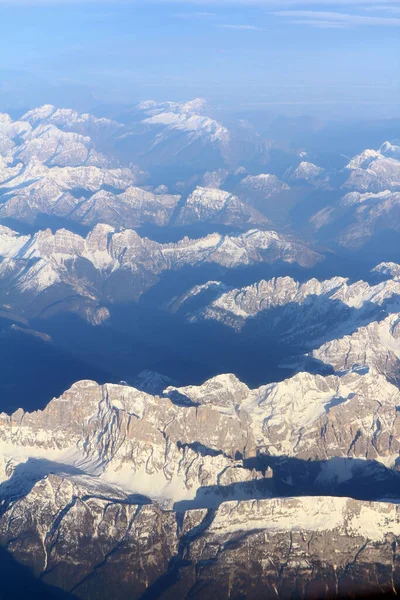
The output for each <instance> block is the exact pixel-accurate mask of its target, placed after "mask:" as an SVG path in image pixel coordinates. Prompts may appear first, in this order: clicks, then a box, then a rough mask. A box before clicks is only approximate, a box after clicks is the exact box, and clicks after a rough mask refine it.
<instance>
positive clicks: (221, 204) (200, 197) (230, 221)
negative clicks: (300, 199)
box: [175, 187, 269, 228]
mask: <svg viewBox="0 0 400 600" xmlns="http://www.w3.org/2000/svg"><path fill="white" fill-rule="evenodd" d="M207 222H212V223H215V224H222V225H233V226H236V227H239V228H246V227H251V226H252V225H253V226H268V224H269V221H268V219H267V218H266V217H264V216H263V215H262V214H261V213H259V212H258V211H257V210H255V209H254V208H252V207H251V206H249V205H247V204H245V203H244V202H242V201H241V200H239V198H237V197H236V196H234V195H232V194H230V193H229V192H225V191H223V190H219V189H216V188H210V187H207V188H204V187H197V188H196V189H195V190H194V191H193V192H192V193H191V194H190V195H189V196H188V198H187V200H186V201H185V203H184V205H183V206H182V208H181V210H180V211H179V213H178V215H177V218H176V221H175V224H177V225H191V224H195V223H207Z"/></svg>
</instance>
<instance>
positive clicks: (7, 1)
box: [0, 0, 400, 10]
mask: <svg viewBox="0 0 400 600" xmlns="http://www.w3.org/2000/svg"><path fill="white" fill-rule="evenodd" d="M68 4H75V5H79V4H80V5H84V4H113V5H118V4H128V5H129V4H147V5H148V4H170V5H175V6H176V5H179V4H180V5H186V6H188V5H190V6H196V5H197V6H202V5H203V6H210V7H211V6H214V7H215V6H226V7H230V6H232V5H243V6H259V7H267V8H269V7H276V8H278V7H281V6H293V7H296V6H320V7H325V6H326V7H328V6H329V7H332V8H336V7H343V6H348V7H351V6H357V7H363V8H364V7H372V8H373V9H374V8H375V7H376V8H377V9H379V7H380V6H382V7H384V6H385V7H387V8H386V9H385V10H390V7H391V6H393V7H400V0H0V6H21V5H25V6H40V5H42V6H43V5H54V6H56V5H60V6H61V5H68Z"/></svg>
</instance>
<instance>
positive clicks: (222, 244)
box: [0, 225, 322, 320]
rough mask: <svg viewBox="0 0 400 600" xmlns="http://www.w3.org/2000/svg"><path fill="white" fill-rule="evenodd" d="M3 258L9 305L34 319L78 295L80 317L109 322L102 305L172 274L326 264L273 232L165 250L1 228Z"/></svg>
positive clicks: (129, 233)
mask: <svg viewBox="0 0 400 600" xmlns="http://www.w3.org/2000/svg"><path fill="white" fill-rule="evenodd" d="M0 257H1V258H2V262H1V263H0V280H1V287H2V294H1V295H2V301H3V304H5V305H12V306H13V307H14V309H16V308H17V307H18V309H19V310H22V311H23V312H24V313H25V314H27V315H28V314H31V315H32V314H37V312H42V311H43V310H45V309H46V307H47V306H53V305H54V303H55V302H56V301H57V302H56V303H57V305H58V306H59V308H60V309H61V310H63V309H64V308H65V305H64V300H65V299H68V298H69V296H70V294H71V293H73V297H74V298H75V300H76V302H77V303H78V306H79V307H80V310H83V311H84V313H85V312H87V311H88V312H87V314H88V315H89V316H90V318H94V320H97V319H100V320H102V316H104V317H106V316H107V312H108V311H107V310H106V309H101V308H99V306H98V305H99V302H103V303H105V304H109V303H114V302H123V301H128V300H135V299H137V298H139V296H140V295H141V294H142V293H143V292H144V291H145V290H146V289H149V288H150V287H151V286H152V285H154V283H155V282H156V281H157V280H158V278H159V276H160V275H161V274H162V273H163V272H166V271H170V270H173V271H177V270H179V269H182V268H184V267H189V266H190V267H200V266H203V265H206V264H209V265H215V266H216V267H218V268H223V269H234V268H237V267H240V266H249V265H252V264H257V263H273V262H276V261H286V262H288V263H293V262H295V263H297V264H299V265H301V266H304V267H307V266H312V265H313V264H315V263H316V262H318V261H319V260H321V258H322V257H321V256H320V255H318V254H316V253H314V252H313V251H311V250H309V249H308V248H307V247H306V246H302V245H301V244H299V243H297V242H293V241H290V240H289V239H287V238H285V237H284V236H280V235H278V234H277V233H275V232H273V231H260V230H250V231H248V232H246V233H244V234H241V235H234V236H228V235H225V236H224V235H221V234H212V235H209V236H207V237H205V238H199V239H194V240H191V239H189V238H184V239H183V240H181V241H179V242H177V243H169V244H159V243H157V242H154V241H152V240H149V239H147V238H141V237H140V236H139V235H138V234H137V233H136V232H135V231H134V230H129V229H125V230H121V231H118V230H115V229H114V228H112V227H110V226H108V225H97V226H96V227H95V228H94V229H93V230H92V231H91V232H90V233H89V234H88V235H87V237H86V238H84V237H81V236H79V235H77V234H74V233H71V232H70V231H68V230H65V229H62V230H59V231H57V232H56V233H55V234H53V233H52V232H51V231H50V230H45V231H41V232H39V233H37V234H34V235H19V234H18V233H16V232H15V231H12V230H11V229H8V228H7V227H1V228H0ZM74 306H75V305H74ZM75 308H76V307H75ZM98 309H99V310H100V313H99V312H98ZM93 310H94V311H95V312H94V313H93Z"/></svg>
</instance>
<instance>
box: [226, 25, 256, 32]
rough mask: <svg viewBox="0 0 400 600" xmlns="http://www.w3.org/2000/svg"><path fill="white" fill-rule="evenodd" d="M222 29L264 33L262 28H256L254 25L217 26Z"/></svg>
mask: <svg viewBox="0 0 400 600" xmlns="http://www.w3.org/2000/svg"><path fill="white" fill-rule="evenodd" d="M216 27H219V28H220V29H239V30H245V31H262V29H261V27H255V26H254V25H216Z"/></svg>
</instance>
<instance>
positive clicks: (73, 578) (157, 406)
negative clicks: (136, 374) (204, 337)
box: [0, 372, 400, 599]
mask: <svg viewBox="0 0 400 600" xmlns="http://www.w3.org/2000/svg"><path fill="white" fill-rule="evenodd" d="M377 397H379V403H377V401H376V398H377ZM182 398H184V399H185V400H186V405H184V406H182V404H181V402H180V401H181V400H182ZM399 402H400V394H399V391H398V389H397V388H396V387H394V386H393V385H391V384H390V383H388V382H387V381H386V380H385V378H384V377H382V376H380V375H377V374H375V373H373V372H371V373H365V374H357V373H348V374H347V375H345V376H344V377H335V376H330V377H325V378H324V377H321V376H312V375H309V374H304V373H301V374H299V375H297V376H296V377H294V378H292V379H290V380H287V381H285V382H282V383H280V384H270V385H268V386H263V387H261V388H259V389H256V390H250V389H249V388H248V387H247V386H246V385H245V384H243V383H241V382H240V381H239V380H237V379H236V378H235V377H234V376H232V375H223V376H219V377H216V378H214V379H212V380H209V381H207V382H205V383H204V384H203V385H202V386H199V387H193V386H189V387H185V388H173V387H169V388H167V389H166V390H165V392H164V393H163V397H159V396H152V395H149V394H146V393H145V392H141V391H138V390H136V389H134V388H130V387H128V386H116V385H105V386H99V385H97V384H96V383H94V382H91V381H82V382H79V383H77V384H75V385H74V386H73V387H72V388H71V389H70V390H68V392H66V393H65V394H64V395H63V396H61V397H60V398H58V399H55V400H52V402H51V403H50V404H49V405H48V406H47V408H46V409H45V410H44V411H37V412H35V413H31V414H29V413H24V411H22V410H18V411H16V412H15V413H14V414H13V415H12V416H8V415H5V414H2V415H0V421H1V429H0V436H1V440H2V443H1V456H0V481H1V484H0V499H1V510H0V540H1V543H2V544H4V545H6V546H7V548H8V551H9V552H11V553H12V555H13V556H14V557H15V558H16V559H17V560H19V561H21V562H23V563H24V564H25V565H26V566H29V567H30V568H32V569H33V570H34V572H35V574H36V575H37V576H40V578H41V579H42V580H43V581H44V582H46V583H50V584H52V585H56V586H58V587H60V588H63V589H64V590H66V591H71V592H72V593H73V594H75V595H77V596H78V597H81V598H90V597H92V596H93V595H94V594H97V595H99V594H100V596H101V597H107V596H110V595H112V596H113V597H115V598H121V599H122V598H124V597H126V596H127V595H129V596H130V597H134V598H140V597H142V596H143V594H145V593H147V592H149V593H153V591H156V590H157V586H158V585H159V584H160V582H161V584H162V588H161V589H163V590H164V591H165V590H167V591H169V592H170V593H172V594H175V595H176V594H179V595H182V589H184V590H189V589H191V588H192V587H193V586H194V585H200V584H201V585H202V586H204V585H206V589H207V594H209V593H210V591H213V590H214V589H215V590H216V588H215V586H217V585H218V597H222V598H228V597H232V590H234V589H239V588H240V589H252V590H255V593H256V594H257V595H258V591H261V590H262V592H263V594H265V592H266V591H268V593H269V591H271V593H272V591H273V590H277V589H278V590H279V591H280V593H281V594H286V593H287V591H288V590H290V589H292V586H293V585H296V586H297V587H298V586H299V585H301V586H307V587H308V588H309V587H310V586H313V587H314V589H316V590H320V587H318V586H320V583H319V582H320V581H321V577H322V575H323V576H324V579H323V581H324V586H328V588H326V587H324V588H323V589H322V588H321V593H320V592H318V597H332V594H331V593H328V592H329V590H330V586H337V587H335V588H334V589H335V592H334V595H336V596H337V595H338V594H339V593H340V592H341V590H345V589H346V588H345V586H347V585H351V587H352V589H353V590H354V589H356V590H361V591H362V590H363V589H365V586H367V589H368V591H369V592H370V591H371V590H374V589H375V587H374V585H376V583H375V584H374V583H373V582H374V578H375V573H377V572H378V571H379V573H380V576H379V590H390V589H393V586H395V585H398V583H399V582H398V581H397V575H395V574H394V573H397V571H394V572H393V560H394V559H393V544H394V543H395V542H396V540H397V539H398V537H399V536H400V529H399V515H398V504H397V503H396V502H393V503H392V502H391V501H390V499H389V498H386V499H385V500H381V501H379V498H382V496H385V495H389V494H390V492H393V490H395V489H396V486H397V487H398V478H399V475H398V474H397V473H396V471H395V470H392V469H391V467H393V466H394V465H395V463H396V459H397V457H398V453H399V445H398V438H399V431H398V427H399V426H398V418H397V416H398V411H397V406H398V404H399ZM371 423H372V425H371ZM282 455H284V456H285V458H284V459H283V457H282ZM358 457H360V459H359V458H358ZM304 459H306V460H304ZM307 459H312V461H310V460H307ZM263 460H264V461H266V462H263ZM291 461H295V462H294V463H293V468H292V466H291V465H292V463H291ZM296 461H297V462H296ZM268 462H269V463H272V464H273V468H272V469H271V468H270V467H269V466H267V465H268ZM257 465H263V466H262V468H260V467H259V466H258V467H257ZM301 465H302V468H300V466H301ZM374 476H377V477H378V480H379V486H377V487H376V489H374V490H373V492H372V493H373V494H375V497H374V500H375V501H373V502H371V501H365V499H363V494H364V493H365V492H364V490H365V489H366V488H365V487H363V485H365V481H366V480H367V479H368V480H369V482H370V481H371V479H370V478H371V477H374ZM300 480H301V482H302V484H303V486H304V485H305V486H306V489H309V490H313V497H297V498H296V497H293V492H294V491H295V490H296V489H297V487H298V484H299V481H300ZM378 480H377V481H378ZM282 486H283V487H282ZM285 486H286V488H287V489H286V493H285V492H282V490H284V489H285ZM307 486H308V488H307ZM346 486H347V487H346ZM351 486H353V487H351ZM349 489H356V490H357V492H356V495H357V494H358V497H359V499H358V500H355V499H349V498H346V497H342V498H340V497H332V496H329V494H328V495H327V491H328V490H331V492H334V491H335V490H349ZM318 490H319V494H318ZM288 493H289V495H290V496H291V497H282V496H287V495H288ZM276 494H278V496H279V497H277V498H276V497H274V496H275V495H276ZM341 495H343V494H341ZM260 496H262V498H261V497H260ZM166 508H168V510H165V509H166ZM332 538H334V539H335V549H334V551H333V549H332ZM354 556H356V559H355V558H354ZM271 557H272V560H271ZM395 560H396V559H395ZM188 561H189V562H188ZM299 561H300V562H301V564H303V563H304V564H306V565H310V566H309V567H308V566H307V568H305V569H301V571H300V572H299ZM378 563H379V567H378ZM127 564H129V568H127ZM188 567H189V569H188ZM232 569H233V570H232ZM283 569H284V570H285V578H284V579H282V570H283ZM244 573H246V577H245V579H243V576H244V575H243V574H244ZM124 574H125V575H124ZM138 574H139V575H138ZM361 574H362V576H361ZM293 578H295V579H296V584H294V582H293ZM345 578H346V579H345ZM121 580H122V581H123V584H122V586H121ZM161 584H160V585H161ZM342 586H343V587H342ZM114 590H116V591H114ZM213 593H214V592H213ZM215 593H217V592H216V591H215ZM185 594H186V592H185Z"/></svg>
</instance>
